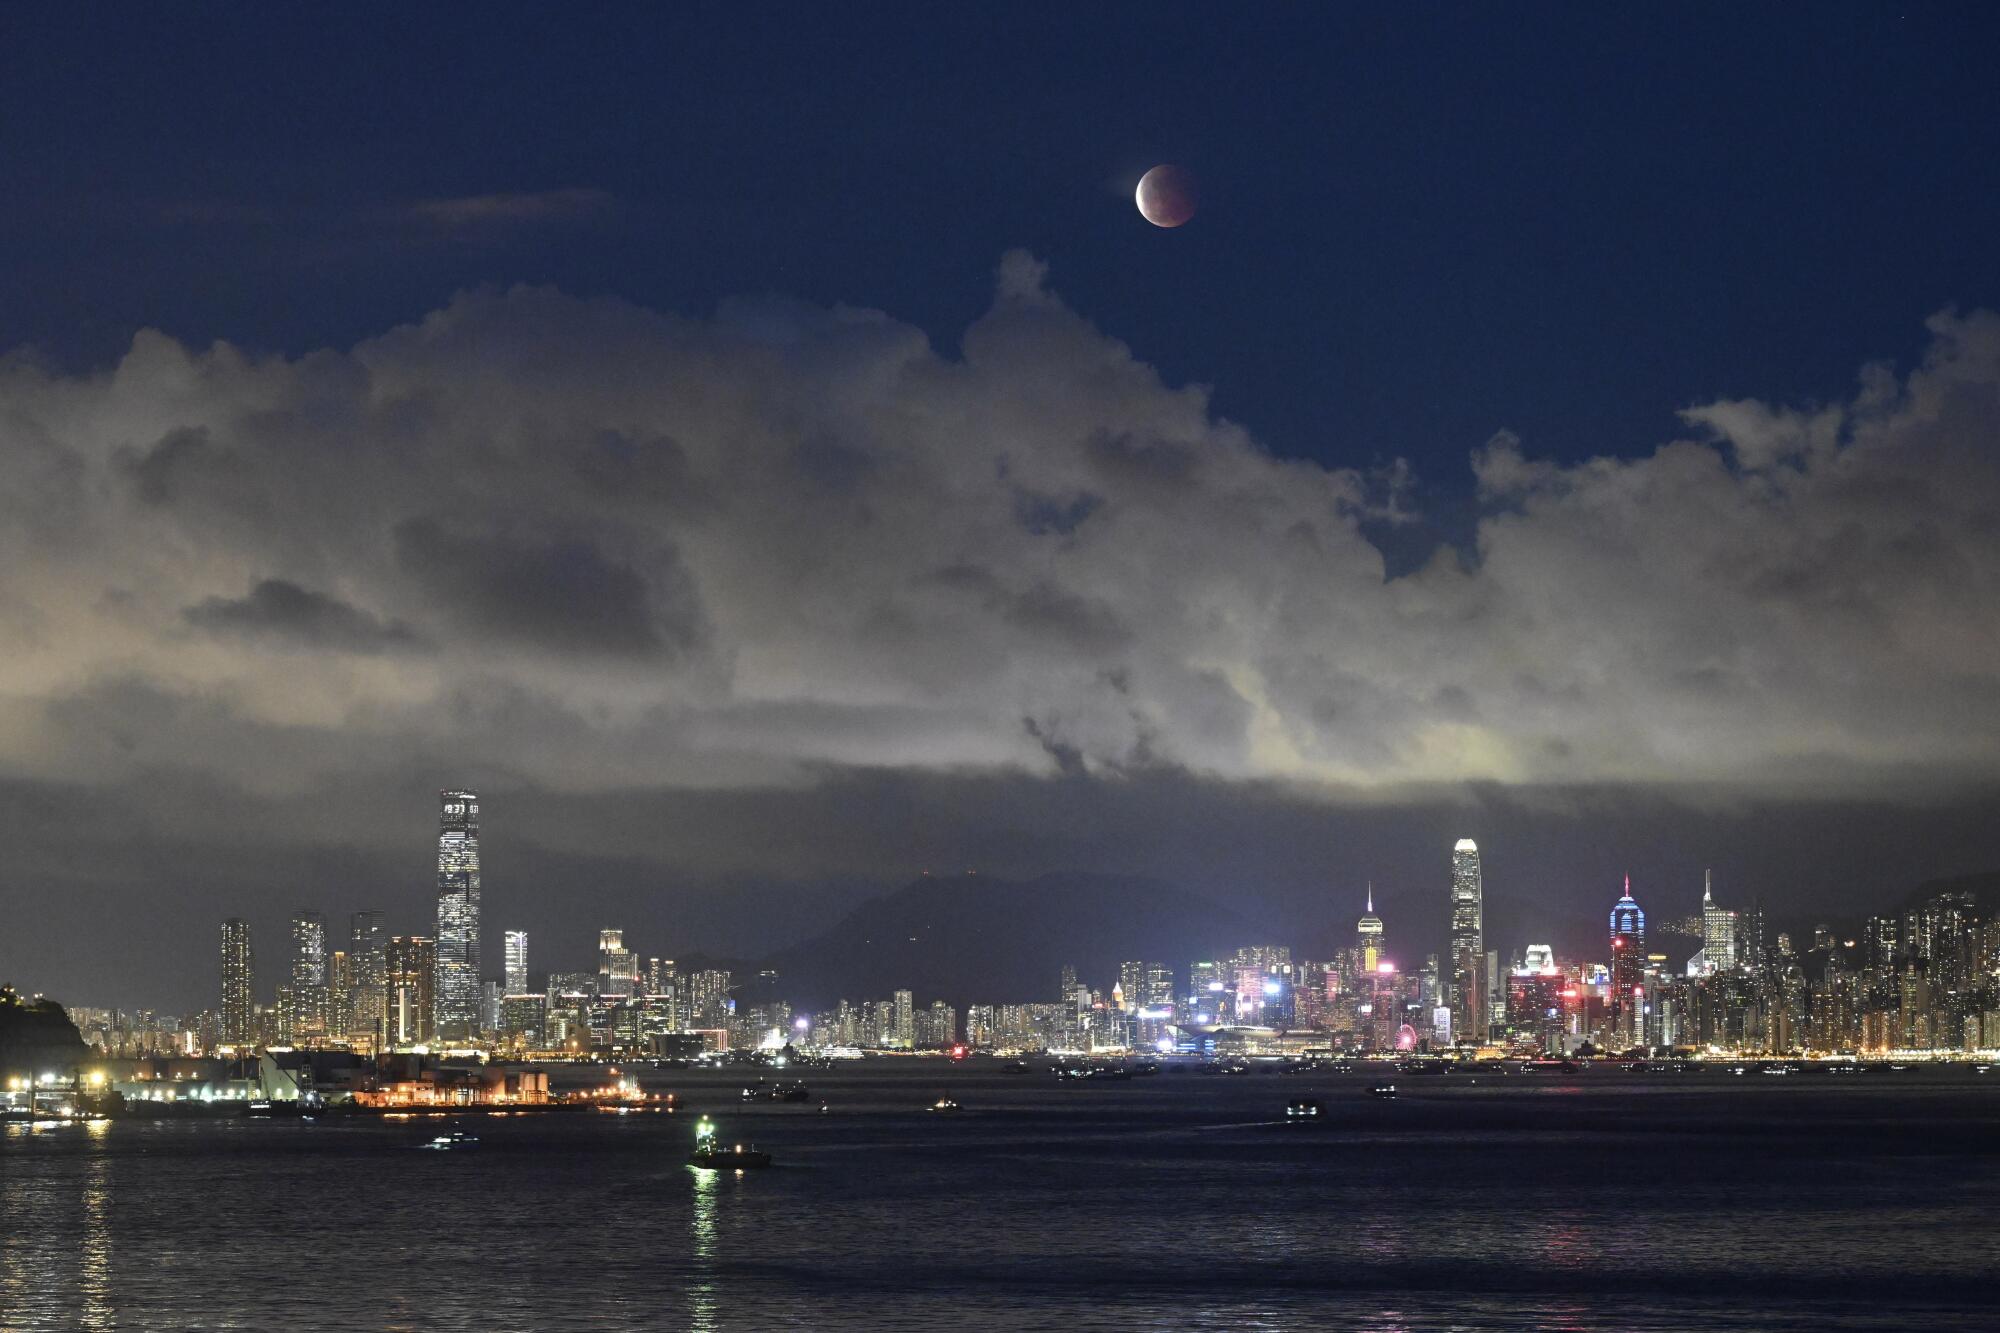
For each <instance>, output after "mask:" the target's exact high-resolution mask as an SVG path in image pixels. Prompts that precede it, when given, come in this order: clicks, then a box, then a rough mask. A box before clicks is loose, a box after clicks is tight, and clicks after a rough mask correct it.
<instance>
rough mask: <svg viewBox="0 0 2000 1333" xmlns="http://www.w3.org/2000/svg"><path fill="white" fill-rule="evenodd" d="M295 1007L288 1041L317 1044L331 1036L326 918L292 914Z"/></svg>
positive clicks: (313, 913) (302, 913) (292, 1012)
mask: <svg viewBox="0 0 2000 1333" xmlns="http://www.w3.org/2000/svg"><path fill="white" fill-rule="evenodd" d="M291 994H292V1005H291V1014H290V1020H291V1021H290V1023H289V1025H288V1030H287V1031H286V1032H285V1034H284V1035H285V1038H286V1040H288V1041H295V1042H316V1041H320V1040H322V1039H324V1038H325V1036H326V1034H327V977H326V917H324V916H323V915H321V914H320V913H318V912H295V913H293V915H292V991H291Z"/></svg>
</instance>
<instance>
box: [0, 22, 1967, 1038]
mask: <svg viewBox="0 0 2000 1333" xmlns="http://www.w3.org/2000/svg"><path fill="white" fill-rule="evenodd" d="M1072 9H1073V7H1046V8H1042V7H1034V6H1014V7H1009V8H1008V9H1007V11H1006V12H1005V14H1004V15H989V14H982V13H977V12H975V11H974V10H972V9H971V8H970V7H947V8H944V9H918V8H915V7H907V6H884V7H877V8H875V9H872V10H869V11H865V12H859V13H857V12H853V11H850V10H848V9H845V8H839V9H811V10H808V9H806V8H803V7H801V8H797V9H790V8H773V9H764V10H757V11H742V10H740V9H739V8H737V7H722V6H718V7H714V8H708V9H697V8H696V7H693V6H673V7H647V8H640V7H632V8H630V9H628V10H620V11H610V10H598V9H595V8H593V10H592V12H591V13H589V14H586V15H584V16H583V17H578V16H576V15H573V14H570V13H566V12H557V11H555V10H549V11H547V12H543V13H534V12H530V11H528V10H526V9H512V8H510V7H507V6H498V7H481V8H478V9H476V10H475V9H472V8H466V7H458V6H425V7H420V8H417V9H414V10H407V11H406V10H396V9H390V8H387V7H368V8H357V9H353V10H338V11H336V10H324V11H315V12H312V13H309V14H303V15H299V16H295V17H291V18H286V17H284V16H274V15H271V14H267V13H262V12H259V11H257V10H253V9H249V8H245V9H240V10H237V9H232V8H230V7H227V6H199V7H193V8H180V9H174V10H169V11H161V12H151V11H140V10H137V9H133V8H130V7H105V8H93V7H89V6H74V5H64V6H54V5H51V6H46V7H42V8H41V9H40V11H39V12H37V11H36V10H34V9H32V8H30V7H27V6H10V7H7V8H6V9H4V10H0V186H4V193H0V250H4V256H5V258H4V261H0V349H4V350H0V469H4V471H0V477H4V488H0V980H11V981H13V982H14V983H16V984H18V985H21V986H23V987H25V988H28V989H39V990H46V991H48V992H50V993H52V994H55V995H57V996H59V997H60V998H62V999H64V1000H66V1001H71V1002H75V1003H123V1004H157V1005H162V1006H167V1007H193V1006H196V1005H199V1004H203V1003H210V1002H212V1000H213V994H214V991H215V986H216V981H215V969H216V961H215V940H216V926H217V923H218V922H219V921H220V920H221V918H223V917H225V916H230V915H245V916H248V917H249V918H250V919H251V921H252V924H253V926H254V927H256V928H257V929H258V931H259V932H260V936H261V945H262V947H261V949H260V952H261V953H262V954H263V956H264V957H265V958H266V959H267V960H268V962H269V963H272V964H274V963H275V960H276V947H277V945H278V938H277V937H278V934H279V932H280V929H281V927H282V923H283V921H284V918H285V917H286V915H287V914H288V913H289V912H290V911H291V910H293V909H294V908H296V907H299V906H312V907H317V908H319V909H321V910H323V911H326V912H327V913H328V914H329V915H330V916H333V917H335V918H336V919H339V918H342V917H344V914H345V913H347V912H349V911H352V910H355V909H358V908H363V907H367V908H381V909H383V910H385V911H387V912H388V913H389V923H390V926H391V928H392V929H394V930H396V931H398V932H414V931H425V930H428V928H429V926H430V924H431V922H430V913H431V907H432V892H433V888H432V884H431V873H432V866H431V861H430V858H431V841H432V838H433V835H434V830H435V817H436V809H435V802H436V792H437V789H438V788H440V787H443V786H456V785H468V786H473V787H476V788H477V789H478V790H479V791H480V792H481V794H482V798H483V805H484V807H485V815H486V830H485V838H484V844H485V863H486V890H485V901H486V925H487V931H488V936H489V938H490V939H491V940H493V941H494V942H495V943H496V944H497V941H498V937H499V931H500V930H501V929H504V928H510V927H524V928H526V929H528V930H529V931H530V932H531V934H532V935H533V936H534V937H535V941H536V945H535V949H536V959H535V961H536V966H537V969H538V970H539V969H540V968H542V967H547V966H561V965H565V964H569V963H577V964H580V963H582V962H583V961H584V960H585V959H586V958H587V956H588V950H589V948H590V946H591V944H592V940H593V932H594V930H595V929H596V928H597V927H598V926H599V925H607V926H609V925H615V926H622V927H623V928H624V929H625V930H626V931H627V939H628V942H630V943H632V944H634V945H635V946H636V947H637V948H638V949H639V950H640V951H641V952H644V953H683V954H684V953H688V952H690V951H694V950H698V949H706V950H711V951H717V952H726V953H738V954H751V953H759V952H762V951H764V950H767V949H769V948H773V947H776V946H778V945H782V944H785V943H789V942H791V941H793V940H795V939H797V938H800V937H802V936H804V935H807V934H810V933H811V932H812V931H814V930H816V929H818V928H820V927H822V926H824V925H826V924H827V923H829V922H830V921H831V920H833V919H835V918H836V917H837V916H838V915H839V914H840V913H841V912H843V911H845V910H846V909H847V908H848V907H850V906H852V905H853V904H854V903H855V902H856V901H857V900H858V899H859V898H861V897H863V896H865V895H867V894H870V893H873V892H878V891H880V890H882V889H885V888H888V887H892V886H894V885H897V884H900V883H902V882H904V881H906V880H908V879H909V878H911V877H912V876H913V875H915V874H916V873H917V872H919V871H921V870H925V869H931V870H961V869H966V868H978V869H980V870H982V871H985V872H987V873H989V874H997V875H1009V874H1015V875H1018V874H1029V873H1035V872H1040V871H1045V870H1053V869H1065V868H1068V869H1093V870H1107V871H1130V872H1141V873H1145V874H1151V875H1158V876H1161V877H1164V878H1167V879H1171V880H1174V881H1176V882H1178V883H1180V884H1182V885H1185V886H1186V887H1189V888H1191V889H1195V890H1197V891H1201V892H1205V893H1209V894H1212V895H1213V896H1215V897H1217V898H1220V899H1223V900H1225V901H1237V902H1241V903H1243V904H1245V905H1247V906H1249V907H1251V908H1253V909H1254V911H1253V915H1255V916H1256V917H1258V918H1259V919H1261V920H1269V921H1272V922H1275V923H1278V927H1279V929H1280V930H1281V931H1282V934H1283V936H1284V937H1285V938H1286V939H1287V941H1288V942H1291V943H1293V944H1294V945H1295V946H1296V947H1298V948H1299V949H1300V950H1301V951H1302V952H1312V951H1315V950H1318V949H1323V948H1330V947H1331V946H1333V945H1334V944H1336V943H1344V942H1345V941H1346V939H1347V937H1348V935H1349V932H1350V930H1351V925H1352V918H1353V917H1354V915H1356V914H1357V913H1358V911H1359V905H1360V899H1361V894H1362V892H1363V886H1364V884H1365V883H1366V882H1367V881H1369V880H1373V881H1374V883H1375V884H1376V886H1377V893H1376V901H1377V906H1378V909H1379V910H1380V912H1381V914H1382V915H1383V916H1384V917H1385V918H1386V919H1387V921H1388V923H1389V929H1390V932H1391V934H1392V936H1398V937H1401V938H1402V939H1405V940H1408V941H1409V945H1408V946H1407V947H1405V948H1404V949H1402V950H1400V952H1403V953H1405V954H1410V955H1415V954H1417V953H1420V952H1423V951H1430V950H1434V949H1436V948H1439V947H1441V945H1442V933H1443V925H1444V899H1445V891H1446V886H1447V879H1448V873H1449V850H1450V846H1451V843H1452V842H1453V841H1454V840H1455V839H1456V838H1458V837H1461V836H1472V837H1476V838H1477V839H1478V840H1479V841H1480V844H1481V846H1482V848H1483V849H1484V852H1485V858H1486V865H1487V885H1488V897H1489V913H1488V941H1489V945H1490V946H1491V947H1496V948H1499V949H1501V950H1503V951H1510V950H1513V949H1518V948H1519V947H1520V946H1521V945H1522V944H1523V943H1526V942H1528V941H1529V940H1531V939H1533V940H1550V941H1553V942H1554V943H1556V945H1557V947H1558V950H1559V951H1561V952H1564V953H1566V954H1569V955H1572V956H1574V955H1575V954H1577V953H1579V952H1588V951H1591V950H1594V949H1599V948H1601V933H1602V929H1603V920H1604V913H1605V911H1606V910H1607V909H1608V906H1609V903H1610V902H1611V900H1612V899H1614V898H1615V897H1616V896H1617V892H1618V885H1619V877H1620V876H1622V875H1623V874H1625V873H1627V872H1628V871H1629V872H1630V873H1631V874H1632V876H1633V885H1634V890H1635V893H1636V895H1637V896H1638V897H1639V899H1640V901H1641V902H1642V903H1644V904H1645V905H1646V907H1647V908H1648V910H1649V913H1652V914H1654V915H1655V916H1656V917H1668V916H1673V915H1679V914H1683V913H1685V912H1689V911H1692V910H1693V909H1694V908H1695V906H1696V905H1697V903H1698V900H1699V894H1700V882H1701V873H1702V870H1703V868H1704V867H1706V866H1713V867H1714V868H1715V882H1716V889H1717V893H1718V896H1719V897H1721V898H1722V899H1723V900H1724V901H1725V902H1726V903H1728V904H1729V905H1733V906H1747V905H1748V904H1749V903H1750V902H1751V901H1752V900H1753V899H1755V900H1757V901H1759V902H1761V903H1762V904H1763V905H1764V906H1765V907H1766V909H1767V910H1769V911H1770V912H1772V913H1773V914H1774V915H1775V916H1777V917H1778V918H1779V919H1780V923H1781V924H1783V923H1785V922H1786V921H1792V922H1804V921H1809V920H1811V919H1814V918H1817V917H1821V916H1828V915H1834V914H1838V913H1846V912H1860V911H1865V910H1868V909H1870V908H1873V907H1877V906H1881V905H1885V904H1886V903H1888V902H1890V901H1892V900H1894V899H1897V898H1900V896H1901V895H1902V894H1903V893H1904V892H1905V891H1906V890H1907V889H1909V888H1910V887H1912V886H1913V885H1914V884H1916V883H1917V882H1918V881H1919V880H1920V879H1923V878H1925V877H1928V876H1931V875H1936V874H1941V873H1950V872H1967V871H1978V870H1987V869H1995V868H2000V851H1995V850H1992V849H1991V847H1990V844H1991V842H1992V841H1993V838H1992V835H1991V828H1992V827H1993V826H1994V825H1995V823H1996V820H1995V813H1996V810H2000V799H1996V797H2000V742H1996V739H1995V738H1996V737H2000V315H1996V314H1995V313H1993V312H1994V310H1995V309H1996V308H2000V76H1996V69H2000V11H1995V10H1994V8H1993V7H1992V6H1989V5H1970V4H1968V5H1927V6H1914V7H1910V8H1909V9H1908V10H1907V11H1905V10H1904V9H1902V8H1900V7H1894V6H1882V5H1853V4H1826V5H1815V6H1810V7H1801V6H1758V7H1749V8H1747V9H1746V8H1744V7H1740V6H1728V5H1683V6H1674V7H1671V8H1667V9H1663V10H1660V11H1658V12H1657V13H1641V12H1638V11H1636V10H1633V9H1631V8H1630V7H1616V8H1608V7H1584V6H1542V7H1532V8H1502V7H1490V6H1481V7H1465V6H1431V7H1425V8H1422V9H1420V10H1414V11H1413V10H1409V9H1406V8H1399V7H1387V6H1384V7H1381V8H1379V9H1377V10H1362V9H1359V8H1357V7H1346V6H1343V7H1330V6H1328V7H1306V6H1284V7H1271V8H1269V9H1266V10H1263V11H1253V12H1249V13H1243V14H1239V13H1232V12H1226V11H1222V10H1217V9H1214V8H1213V7H1202V6H1193V5H1183V6H1144V7H1141V6H1117V5H1111V6H1093V7H1090V8H1089V10H1088V12H1087V13H1084V14H1082V15H1079V14H1077V13H1075V12H1072ZM1159 162H1177V163H1182V164H1185V165H1186V166H1188V167H1189V168H1190V169H1192V170H1193V171H1194V172H1195V173H1197V174H1198V175H1199V177H1200V178H1201V181H1202V184H1203V202H1202V207H1201V211H1200V213H1199V214H1198V215H1197V216H1196V217H1195V219H1194V220H1193V221H1192V222H1190V223H1189V224H1188V225H1186V226H1184V227H1181V228H1178V229H1173V230H1166V229H1159V228H1155V227H1152V226H1150V225H1148V224H1147V223H1146V222H1145V221H1144V219H1142V218H1141V217H1140V216H1139V214H1138V213H1137V212H1136V210H1135V209H1134V207H1133V203H1132V189H1133V186H1134V184H1135V183H1136V181H1137V179H1138V177H1139V175H1140V173H1141V172H1142V171H1143V170H1144V169H1145V168H1147V167H1148V166H1151V165H1153V164H1155V163H1159ZM1247 942H1248V941H1246V943H1247ZM495 952H496V957H495V958H494V960H493V961H494V962H495V963H496V964H497V950H496V951H495ZM1411 961H1412V962H1416V961H1420V959H1417V958H1415V957H1412V959H1411ZM981 998H988V999H995V1000H1005V999H1028V998H1039V997H1036V996H1026V995H1023V996H1011V997H1010V996H994V997H981Z"/></svg>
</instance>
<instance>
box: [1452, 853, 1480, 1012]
mask: <svg viewBox="0 0 2000 1333" xmlns="http://www.w3.org/2000/svg"><path fill="white" fill-rule="evenodd" d="M1449 955H1450V960H1451V984H1450V986H1449V988H1448V993H1447V996H1446V1005H1447V1007H1448V1008H1449V1009H1450V1010H1451V1030H1452V1036H1453V1039H1454V1040H1456V1041H1460V1042H1473V1043H1477V1042H1480V1041H1483V1040H1485V1037H1486V1012H1485V1011H1486V979H1485V976H1484V973H1485V971H1486V928H1485V882H1484V878H1483V876H1482V874H1481V871H1480V866H1479V844H1478V843H1476V842H1474V841H1473V840H1472V839H1470V838H1460V839H1459V840H1458V844H1457V846H1455V847H1453V848H1452V850H1451V941H1450V949H1449Z"/></svg>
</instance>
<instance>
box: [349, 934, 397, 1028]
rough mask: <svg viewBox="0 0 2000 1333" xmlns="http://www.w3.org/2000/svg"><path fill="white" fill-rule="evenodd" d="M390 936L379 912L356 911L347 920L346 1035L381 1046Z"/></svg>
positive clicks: (385, 1009)
mask: <svg viewBox="0 0 2000 1333" xmlns="http://www.w3.org/2000/svg"><path fill="white" fill-rule="evenodd" d="M388 946H389V936H388V934H387V933H386V932H385V931H384V930H383V929H382V914H381V913H380V912H355V913H353V914H352V915H351V916H349V917H348V919H347V960H348V962H347V966H348V971H349V973H350V975H351V978H352V984H351V986H350V988H349V990H348V994H347V1034H348V1036H350V1037H358V1038H365V1039H366V1040H368V1041H369V1042H373V1043H380V1042H381V1040H382V1034H383V1031H384V1027H385V1022H386V1019H387V1015H388V1011H389V1004H388V978H389V959H388V953H387V950H388Z"/></svg>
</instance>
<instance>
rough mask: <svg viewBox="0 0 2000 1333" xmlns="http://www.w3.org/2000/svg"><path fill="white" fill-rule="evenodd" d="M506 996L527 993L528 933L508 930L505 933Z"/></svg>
mask: <svg viewBox="0 0 2000 1333" xmlns="http://www.w3.org/2000/svg"><path fill="white" fill-rule="evenodd" d="M506 993H507V994H508V995H526V994H527V993H528V932H527V931H525V930H510V931H508V932H507V981H506Z"/></svg>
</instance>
